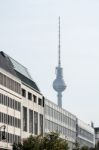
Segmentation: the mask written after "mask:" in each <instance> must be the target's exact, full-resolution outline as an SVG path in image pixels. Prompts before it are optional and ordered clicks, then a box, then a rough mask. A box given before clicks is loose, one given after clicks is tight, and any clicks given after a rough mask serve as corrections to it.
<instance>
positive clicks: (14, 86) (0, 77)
mask: <svg viewBox="0 0 99 150" xmlns="http://www.w3.org/2000/svg"><path fill="white" fill-rule="evenodd" d="M0 84H1V85H3V86H5V87H7V88H8V89H10V90H12V91H14V92H16V93H18V94H20V89H21V85H20V83H18V82H16V81H14V80H12V79H11V78H9V77H7V76H5V75H4V74H2V73H0Z"/></svg>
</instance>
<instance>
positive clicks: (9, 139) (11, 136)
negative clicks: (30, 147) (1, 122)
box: [0, 131, 21, 143]
mask: <svg viewBox="0 0 99 150" xmlns="http://www.w3.org/2000/svg"><path fill="white" fill-rule="evenodd" d="M2 135H3V131H0V141H1V140H2ZM5 138H6V139H5V140H4V142H8V143H14V142H15V143H19V142H20V141H21V138H20V136H18V135H15V134H11V133H8V132H5Z"/></svg>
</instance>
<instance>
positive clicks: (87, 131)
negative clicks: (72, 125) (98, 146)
mask: <svg viewBox="0 0 99 150" xmlns="http://www.w3.org/2000/svg"><path fill="white" fill-rule="evenodd" d="M76 131H77V142H78V143H79V144H80V147H82V146H84V145H85V146H88V147H89V148H91V147H94V146H95V133H94V128H92V127H91V126H90V125H88V124H86V123H85V122H83V121H81V120H80V119H77V128H76Z"/></svg>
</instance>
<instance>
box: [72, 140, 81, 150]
mask: <svg viewBox="0 0 99 150" xmlns="http://www.w3.org/2000/svg"><path fill="white" fill-rule="evenodd" d="M73 150H80V145H79V143H78V141H76V142H75V143H74V148H73Z"/></svg>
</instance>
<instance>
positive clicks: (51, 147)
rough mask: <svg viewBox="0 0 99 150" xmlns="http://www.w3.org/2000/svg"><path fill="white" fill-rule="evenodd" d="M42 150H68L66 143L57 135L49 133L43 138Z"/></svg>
mask: <svg viewBox="0 0 99 150" xmlns="http://www.w3.org/2000/svg"><path fill="white" fill-rule="evenodd" d="M43 149H44V150H68V149H69V147H68V143H67V141H66V140H63V139H61V138H60V137H59V134H58V133H55V132H51V133H49V134H46V136H45V137H44V138H43Z"/></svg>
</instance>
